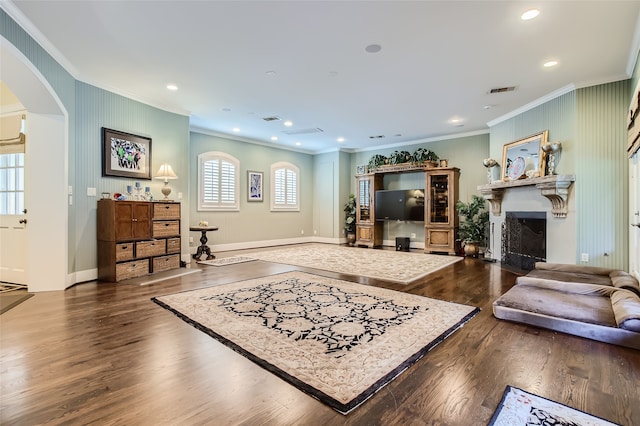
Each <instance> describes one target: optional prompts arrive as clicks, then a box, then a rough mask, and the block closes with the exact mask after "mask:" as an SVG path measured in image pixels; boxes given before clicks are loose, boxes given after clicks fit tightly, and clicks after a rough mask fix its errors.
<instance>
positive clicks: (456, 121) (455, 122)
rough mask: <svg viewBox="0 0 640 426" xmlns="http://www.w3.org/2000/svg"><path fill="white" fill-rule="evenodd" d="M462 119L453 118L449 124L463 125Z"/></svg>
mask: <svg viewBox="0 0 640 426" xmlns="http://www.w3.org/2000/svg"><path fill="white" fill-rule="evenodd" d="M461 122H462V119H461V118H452V119H451V120H449V123H451V124H458V123H461Z"/></svg>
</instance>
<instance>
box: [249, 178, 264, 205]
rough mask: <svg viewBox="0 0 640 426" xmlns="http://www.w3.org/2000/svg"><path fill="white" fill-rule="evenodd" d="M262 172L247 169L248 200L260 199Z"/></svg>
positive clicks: (261, 196) (261, 197)
mask: <svg viewBox="0 0 640 426" xmlns="http://www.w3.org/2000/svg"><path fill="white" fill-rule="evenodd" d="M262 178H263V174H262V172H252V171H247V188H248V190H249V192H248V194H247V200H248V201H262V199H263V184H262Z"/></svg>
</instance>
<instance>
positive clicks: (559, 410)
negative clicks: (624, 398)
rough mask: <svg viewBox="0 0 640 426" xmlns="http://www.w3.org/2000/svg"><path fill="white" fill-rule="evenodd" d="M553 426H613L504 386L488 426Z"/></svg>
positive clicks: (605, 421)
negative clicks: (498, 403)
mask: <svg viewBox="0 0 640 426" xmlns="http://www.w3.org/2000/svg"><path fill="white" fill-rule="evenodd" d="M492 425H493V426H514V425H523V426H525V425H557V426H600V425H602V426H605V425H606V426H609V425H617V423H611V422H609V421H607V420H603V419H601V418H599V417H595V416H592V415H590V414H587V413H585V412H583V411H580V410H576V409H575V408H571V407H568V406H566V405H564V404H560V403H558V402H555V401H551V400H550V399H546V398H543V397H541V396H537V395H534V394H531V393H528V392H525V391H523V390H522V389H518V388H515V387H513V386H507V387H506V389H505V391H504V394H503V395H502V401H500V405H498V409H497V410H496V412H495V413H494V414H493V417H492V418H491V421H490V422H489V426H492Z"/></svg>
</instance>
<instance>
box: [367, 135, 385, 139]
mask: <svg viewBox="0 0 640 426" xmlns="http://www.w3.org/2000/svg"><path fill="white" fill-rule="evenodd" d="M369 139H384V135H376V136H369Z"/></svg>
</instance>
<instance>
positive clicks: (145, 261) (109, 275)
mask: <svg viewBox="0 0 640 426" xmlns="http://www.w3.org/2000/svg"><path fill="white" fill-rule="evenodd" d="M180 214H181V212H180V203H174V202H147V201H115V200H110V199H102V200H99V201H98V220H97V223H98V230H97V231H98V232H97V234H98V279H99V280H101V281H116V282H117V281H121V280H125V279H129V278H136V277H140V276H143V275H147V274H152V273H156V272H161V271H167V270H170V269H175V268H179V267H180V244H181V238H180Z"/></svg>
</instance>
